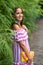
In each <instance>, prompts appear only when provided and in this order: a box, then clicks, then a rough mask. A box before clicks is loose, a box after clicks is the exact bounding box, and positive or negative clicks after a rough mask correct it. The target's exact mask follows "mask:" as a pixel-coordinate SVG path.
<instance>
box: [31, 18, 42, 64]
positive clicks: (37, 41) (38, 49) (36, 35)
mask: <svg viewBox="0 0 43 65" xmlns="http://www.w3.org/2000/svg"><path fill="white" fill-rule="evenodd" d="M37 26H38V29H37V31H35V32H33V33H32V35H31V40H30V46H31V49H32V50H34V51H35V59H34V62H35V65H43V19H40V20H38V22H37Z"/></svg>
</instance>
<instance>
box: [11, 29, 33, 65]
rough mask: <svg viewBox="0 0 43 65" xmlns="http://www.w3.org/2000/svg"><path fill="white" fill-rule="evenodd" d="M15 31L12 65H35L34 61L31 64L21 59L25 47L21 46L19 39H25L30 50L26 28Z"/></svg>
mask: <svg viewBox="0 0 43 65" xmlns="http://www.w3.org/2000/svg"><path fill="white" fill-rule="evenodd" d="M13 31H14V33H15V34H14V35H13V36H12V39H13V40H14V44H13V47H12V48H13V57H14V61H13V64H12V65H33V63H31V64H29V63H27V62H22V61H21V52H22V51H23V49H22V48H21V47H20V45H19V43H18V41H21V40H23V41H24V43H25V45H26V47H27V48H28V50H30V46H29V42H28V34H27V32H26V31H25V30H24V29H21V30H13Z"/></svg>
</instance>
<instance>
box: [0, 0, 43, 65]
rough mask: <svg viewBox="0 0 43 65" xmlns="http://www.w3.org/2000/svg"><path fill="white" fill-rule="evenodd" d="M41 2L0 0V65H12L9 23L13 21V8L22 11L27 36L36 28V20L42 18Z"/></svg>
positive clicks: (38, 0) (33, 0)
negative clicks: (18, 8) (27, 32)
mask: <svg viewBox="0 0 43 65" xmlns="http://www.w3.org/2000/svg"><path fill="white" fill-rule="evenodd" d="M39 3H41V4H43V1H42V0H12V1H11V0H0V65H12V62H13V53H12V43H13V41H12V40H11V36H12V34H14V33H13V31H12V29H11V23H12V22H13V21H14V18H13V17H12V12H13V9H14V7H16V6H18V7H21V8H22V9H23V11H24V24H25V25H26V26H27V27H28V30H29V34H30V33H31V31H33V30H35V28H36V24H35V23H36V20H37V18H39V17H40V16H43V9H41V5H39Z"/></svg>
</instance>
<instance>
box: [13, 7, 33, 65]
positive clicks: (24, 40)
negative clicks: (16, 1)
mask: <svg viewBox="0 0 43 65" xmlns="http://www.w3.org/2000/svg"><path fill="white" fill-rule="evenodd" d="M13 17H14V18H15V23H13V24H12V28H13V31H14V32H15V34H14V35H13V37H12V38H13V40H14V44H13V55H14V62H13V65H33V62H32V59H33V56H34V54H31V55H30V46H29V42H28V29H27V27H26V26H25V25H24V24H23V10H22V9H21V8H19V7H17V8H15V9H14V14H13ZM22 52H25V54H26V56H27V57H28V60H26V61H24V60H25V59H24V60H23V57H22V54H21V53H22Z"/></svg>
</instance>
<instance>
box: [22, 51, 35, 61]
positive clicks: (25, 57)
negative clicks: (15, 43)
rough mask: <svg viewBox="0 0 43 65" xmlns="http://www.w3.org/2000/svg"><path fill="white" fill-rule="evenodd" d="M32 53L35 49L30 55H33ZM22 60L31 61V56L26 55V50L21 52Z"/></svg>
mask: <svg viewBox="0 0 43 65" xmlns="http://www.w3.org/2000/svg"><path fill="white" fill-rule="evenodd" d="M31 54H34V51H30V55H31ZM21 61H22V62H27V61H29V58H28V57H27V56H26V54H25V52H24V51H22V52H21ZM32 61H33V59H32Z"/></svg>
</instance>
